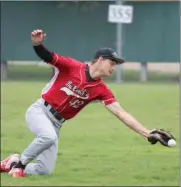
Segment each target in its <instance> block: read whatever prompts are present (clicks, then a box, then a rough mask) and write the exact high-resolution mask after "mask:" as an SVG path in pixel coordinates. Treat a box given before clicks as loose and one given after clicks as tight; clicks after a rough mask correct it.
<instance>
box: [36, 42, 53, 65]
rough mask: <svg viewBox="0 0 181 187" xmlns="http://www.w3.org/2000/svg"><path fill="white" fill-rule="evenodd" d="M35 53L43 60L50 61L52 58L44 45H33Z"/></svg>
mask: <svg viewBox="0 0 181 187" xmlns="http://www.w3.org/2000/svg"><path fill="white" fill-rule="evenodd" d="M33 48H34V50H35V53H36V54H37V55H38V56H39V57H40V58H41V59H42V60H44V61H45V62H51V61H52V60H53V54H52V52H50V51H49V50H48V49H47V48H46V47H45V46H43V45H42V44H41V45H38V46H33Z"/></svg>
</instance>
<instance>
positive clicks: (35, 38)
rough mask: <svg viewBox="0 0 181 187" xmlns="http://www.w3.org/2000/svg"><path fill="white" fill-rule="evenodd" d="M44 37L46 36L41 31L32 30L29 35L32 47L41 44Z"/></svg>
mask: <svg viewBox="0 0 181 187" xmlns="http://www.w3.org/2000/svg"><path fill="white" fill-rule="evenodd" d="M45 37H46V34H45V33H43V31H42V30H39V29H37V30H34V31H33V32H32V33H31V40H32V43H33V45H34V46H36V45H40V44H42V43H43V40H44V38H45Z"/></svg>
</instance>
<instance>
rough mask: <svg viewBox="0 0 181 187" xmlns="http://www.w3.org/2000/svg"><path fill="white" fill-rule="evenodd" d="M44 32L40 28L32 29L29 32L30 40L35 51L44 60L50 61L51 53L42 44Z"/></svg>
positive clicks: (51, 58)
mask: <svg viewBox="0 0 181 187" xmlns="http://www.w3.org/2000/svg"><path fill="white" fill-rule="evenodd" d="M45 37H46V34H45V33H43V31H42V30H38V29H37V30H34V31H33V32H32V33H31V40H32V44H33V48H34V50H35V53H36V54H37V55H38V56H39V57H40V58H41V59H42V60H44V61H46V62H51V61H52V60H53V54H52V52H50V51H49V50H48V49H46V47H45V46H43V41H44V38H45Z"/></svg>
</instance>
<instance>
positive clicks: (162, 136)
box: [148, 129, 175, 147]
mask: <svg viewBox="0 0 181 187" xmlns="http://www.w3.org/2000/svg"><path fill="white" fill-rule="evenodd" d="M170 139H174V140H175V138H174V136H173V135H172V134H171V133H170V132H168V131H166V130H164V129H159V130H156V129H154V130H152V131H151V132H150V136H149V137H148V141H149V142H150V143H151V144H152V145H153V144H156V143H157V142H160V143H161V144H162V145H163V146H166V147H169V146H168V141H169V140H170Z"/></svg>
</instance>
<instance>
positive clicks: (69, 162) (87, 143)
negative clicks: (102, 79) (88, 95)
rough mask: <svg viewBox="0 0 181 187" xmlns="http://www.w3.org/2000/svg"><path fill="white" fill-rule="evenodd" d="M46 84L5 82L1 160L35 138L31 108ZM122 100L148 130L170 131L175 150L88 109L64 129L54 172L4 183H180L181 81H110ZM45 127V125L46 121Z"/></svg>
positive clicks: (95, 109) (5, 178)
mask: <svg viewBox="0 0 181 187" xmlns="http://www.w3.org/2000/svg"><path fill="white" fill-rule="evenodd" d="M45 84H46V82H17V81H14V82H3V83H2V85H1V92H2V93H1V97H2V98H1V158H5V157H6V156H8V155H9V154H11V153H14V152H18V153H21V152H22V151H23V150H24V149H25V148H26V146H27V145H28V144H29V143H30V142H31V141H32V140H33V135H32V134H31V132H29V130H28V128H27V127H26V124H25V112H26V109H27V107H28V106H29V105H30V104H31V103H32V102H34V101H36V99H37V98H39V96H40V92H41V89H42V88H43V87H44V86H45ZM109 86H110V88H111V90H112V91H113V92H114V93H115V96H116V98H117V100H118V101H119V102H120V103H121V104H122V106H123V107H124V108H125V109H127V110H128V111H129V112H130V113H131V114H133V115H134V116H135V117H136V118H137V119H138V120H139V121H140V122H142V123H143V124H144V125H145V126H146V127H147V128H149V129H153V128H164V129H167V130H170V131H171V132H172V133H173V134H174V135H175V137H176V138H177V142H178V145H177V147H175V148H166V147H163V146H161V145H160V144H157V145H154V146H153V145H150V144H149V143H148V142H147V140H145V139H144V138H142V137H141V136H140V135H138V134H136V133H135V132H133V131H132V130H130V129H128V128H127V127H125V125H124V124H123V123H121V122H119V120H118V119H116V118H115V117H113V116H112V115H111V114H110V113H108V112H107V111H106V110H105V109H104V108H103V106H102V105H100V104H95V105H90V106H88V107H87V108H85V109H84V110H83V111H82V112H81V113H80V114H79V115H78V116H77V117H76V118H75V119H73V120H70V121H69V122H66V123H65V124H64V127H63V128H62V129H61V137H60V141H59V153H58V160H57V163H56V167H55V170H54V172H53V174H52V175H51V176H47V177H46V176H36V177H34V176H31V177H30V176H29V177H26V178H23V179H15V178H11V177H10V176H8V175H7V174H3V175H2V176H1V185H2V186H15V185H16V186H35V185H36V186H40V185H45V186H48V185H49V186H50V185H52V186H68V185H69V186H74V185H79V186H86V185H87V186H88V185H89V186H90V185H93V186H96V185H97V186H98V185H102V186H108V185H109V186H126V185H127V186H128V185H129V186H136V185H139V186H146V185H147V186H179V174H180V173H179V172H180V166H179V142H180V141H179V85H177V84H168V85H166V84H164V85H163V84H151V83H150V84H125V85H122V86H119V85H115V84H110V85H109ZM42 125H43V124H42Z"/></svg>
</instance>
